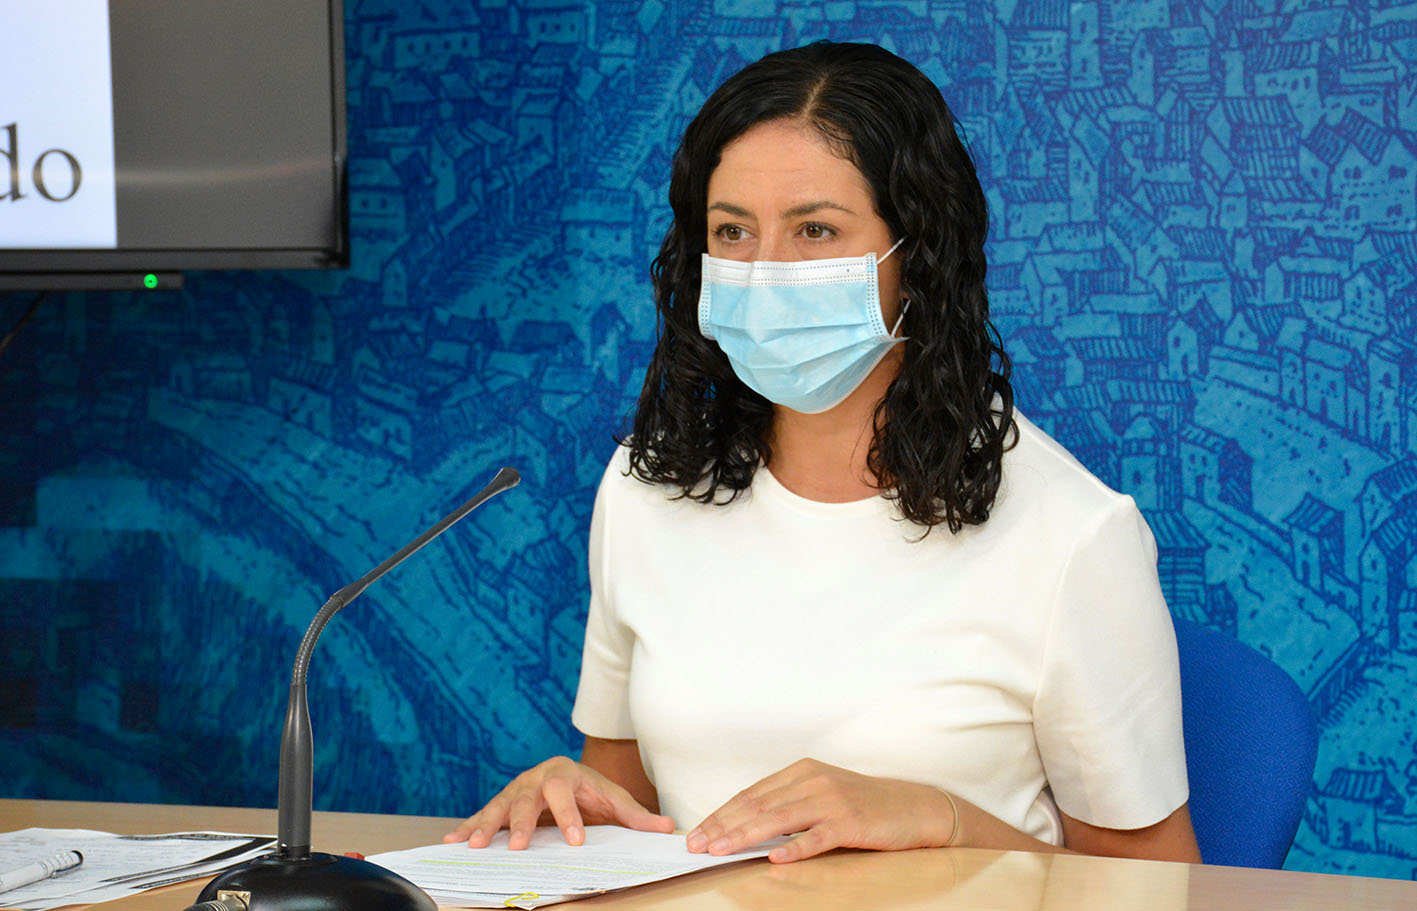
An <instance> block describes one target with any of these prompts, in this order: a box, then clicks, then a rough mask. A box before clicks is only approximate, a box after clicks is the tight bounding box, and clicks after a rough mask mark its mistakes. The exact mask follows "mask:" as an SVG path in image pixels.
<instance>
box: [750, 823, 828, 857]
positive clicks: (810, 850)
mask: <svg viewBox="0 0 1417 911" xmlns="http://www.w3.org/2000/svg"><path fill="white" fill-rule="evenodd" d="M839 847H841V840H840V839H838V838H833V837H832V836H831V834H830V833H829V832H828V831H827V827H826V826H815V827H813V828H811V829H808V830H807V831H806V832H803V833H802V834H801V835H798V836H797V837H796V838H794V839H792V840H790V841H788V842H787V843H786V844H783V845H778V846H777V847H776V848H773V849H772V850H771V851H769V852H768V860H770V861H772V862H773V863H775V864H790V863H792V862H793V861H798V860H806V859H807V858H809V857H816V856H817V855H818V854H822V853H824V852H826V851H830V850H831V849H832V848H839Z"/></svg>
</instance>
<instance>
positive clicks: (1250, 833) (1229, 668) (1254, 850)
mask: <svg viewBox="0 0 1417 911" xmlns="http://www.w3.org/2000/svg"><path fill="white" fill-rule="evenodd" d="M1175 624H1176V645H1177V647H1178V649H1179V651H1180V657H1181V702H1182V711H1183V719H1182V723H1183V725H1184V728H1185V737H1186V772H1187V775H1188V776H1189V778H1190V782H1191V803H1190V810H1191V822H1192V823H1193V824H1194V826H1195V830H1196V840H1197V842H1199V844H1200V849H1201V857H1202V859H1204V861H1205V862H1206V863H1209V864H1224V865H1227V866H1235V867H1269V868H1273V869H1278V868H1279V866H1280V865H1281V864H1283V863H1284V856H1285V854H1287V853H1288V852H1289V846H1290V845H1291V844H1292V843H1293V842H1294V833H1295V832H1297V831H1298V830H1299V821H1300V819H1301V818H1302V817H1303V814H1304V803H1305V801H1306V799H1307V798H1308V795H1309V792H1310V788H1311V781H1312V779H1313V775H1314V763H1315V762H1316V760H1317V758H1318V725H1317V724H1316V723H1315V721H1314V715H1313V711H1312V709H1310V707H1309V701H1308V699H1306V698H1305V696H1304V694H1303V692H1302V691H1301V690H1300V689H1299V687H1298V685H1297V684H1296V683H1295V682H1294V680H1293V679H1292V678H1291V677H1290V676H1289V675H1288V674H1286V673H1285V672H1284V671H1283V670H1282V669H1281V668H1280V667H1279V665H1277V664H1275V663H1274V662H1273V661H1271V660H1269V659H1268V658H1266V657H1265V656H1264V655H1262V654H1260V653H1259V652H1257V651H1255V650H1254V649H1252V648H1250V647H1249V646H1247V645H1244V644H1243V643H1240V642H1237V641H1236V640H1234V639H1232V638H1230V637H1229V636H1225V635H1223V634H1221V633H1217V632H1215V631H1213V630H1209V629H1206V628H1205V627H1203V626H1200V625H1198V624H1195V623H1192V622H1190V621H1189V620H1182V619H1176V621H1175Z"/></svg>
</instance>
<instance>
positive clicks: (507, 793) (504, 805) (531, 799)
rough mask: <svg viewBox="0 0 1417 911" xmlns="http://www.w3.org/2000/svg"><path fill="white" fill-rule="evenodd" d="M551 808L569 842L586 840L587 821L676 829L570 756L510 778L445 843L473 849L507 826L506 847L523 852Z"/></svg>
mask: <svg viewBox="0 0 1417 911" xmlns="http://www.w3.org/2000/svg"><path fill="white" fill-rule="evenodd" d="M547 812H549V813H550V815H551V821H552V822H555V824H556V825H557V826H558V827H559V828H560V829H561V835H562V836H563V837H564V838H565V839H566V843H567V844H570V845H578V844H581V843H582V842H584V841H585V827H586V826H587V825H607V824H609V825H619V826H625V827H626V828H629V829H639V830H640V831H643V832H664V833H669V832H673V831H674V820H672V819H670V818H669V817H668V816H660V815H658V814H656V813H651V812H650V811H649V810H647V809H645V808H644V807H643V806H641V805H640V803H639V802H638V801H636V800H635V798H634V797H632V796H630V792H629V791H627V790H625V789H624V788H622V787H620V786H619V785H618V784H616V783H615V782H613V781H611V780H610V779H609V778H606V777H605V776H604V775H602V774H600V773H599V772H597V771H596V770H595V769H592V768H591V767H590V766H587V765H584V764H582V763H579V762H576V761H575V760H574V759H571V758H570V757H569V756H556V757H553V758H551V759H548V760H546V761H545V762H543V763H541V764H539V765H536V766H533V767H532V768H530V769H527V770H526V771H525V772H523V773H521V774H520V775H518V776H517V777H516V778H514V779H512V781H511V783H510V784H508V785H507V786H506V787H505V788H503V789H502V792H501V793H500V794H498V795H497V796H496V797H494V798H492V799H491V800H489V801H488V802H487V806H485V807H483V808H482V809H481V810H478V811H477V812H476V813H474V814H472V815H471V816H469V817H468V818H467V821H466V822H464V823H463V824H462V825H460V826H458V827H457V828H456V829H454V830H453V831H451V832H449V833H448V834H447V835H444V836H443V842H444V843H445V844H451V843H453V842H456V841H462V840H464V839H466V840H467V844H468V847H470V848H485V847H487V845H488V844H489V843H490V842H491V841H492V837H493V836H494V835H496V834H497V832H499V831H500V830H502V829H508V830H510V832H511V834H510V836H509V837H508V844H507V846H508V847H509V848H511V849H512V850H513V851H519V850H521V849H523V848H525V847H526V846H527V845H528V844H530V843H531V833H532V832H533V831H534V830H535V829H536V826H537V823H538V822H539V821H540V820H541V818H542V815H543V814H544V813H547Z"/></svg>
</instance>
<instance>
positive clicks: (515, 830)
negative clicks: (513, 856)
mask: <svg viewBox="0 0 1417 911" xmlns="http://www.w3.org/2000/svg"><path fill="white" fill-rule="evenodd" d="M544 809H546V801H545V800H544V799H543V798H542V796H541V792H540V791H533V792H531V793H522V794H519V795H517V796H516V797H514V798H512V804H511V807H510V808H509V809H508V811H507V829H508V830H509V833H510V834H508V836H507V847H508V848H511V849H512V850H513V851H520V850H522V849H523V848H525V847H526V846H527V845H529V844H531V834H532V833H533V832H535V831H536V823H537V820H539V819H540V818H541V811H542V810H544Z"/></svg>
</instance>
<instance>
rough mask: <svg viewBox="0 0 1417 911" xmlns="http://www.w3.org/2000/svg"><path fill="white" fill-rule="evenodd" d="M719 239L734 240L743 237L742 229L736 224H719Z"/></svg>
mask: <svg viewBox="0 0 1417 911" xmlns="http://www.w3.org/2000/svg"><path fill="white" fill-rule="evenodd" d="M714 233H715V234H717V235H718V239H719V240H727V241H735V240H742V239H743V229H742V228H740V227H739V226H738V225H721V226H720V227H719V228H718V230H717V231H715V232H714Z"/></svg>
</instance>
